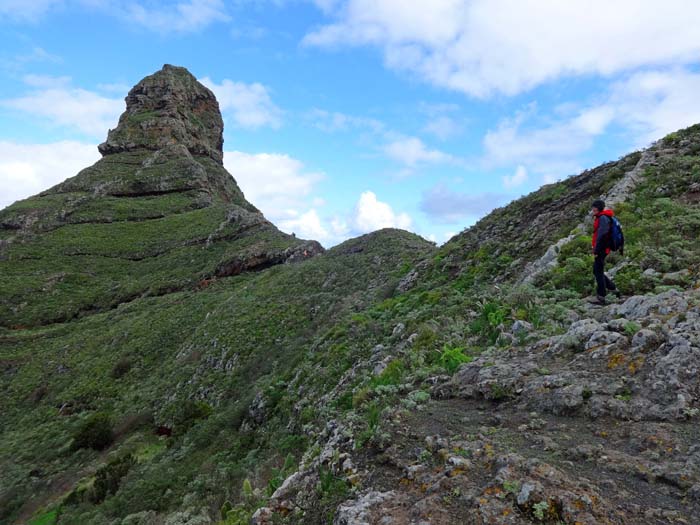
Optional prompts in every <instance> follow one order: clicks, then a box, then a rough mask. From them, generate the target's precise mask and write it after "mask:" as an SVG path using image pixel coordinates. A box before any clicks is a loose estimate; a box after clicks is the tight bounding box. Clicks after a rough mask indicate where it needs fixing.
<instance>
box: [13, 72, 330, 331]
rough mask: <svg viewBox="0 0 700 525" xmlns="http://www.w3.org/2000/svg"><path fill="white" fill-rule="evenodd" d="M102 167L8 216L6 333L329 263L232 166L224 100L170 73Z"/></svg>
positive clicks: (113, 141)
mask: <svg viewBox="0 0 700 525" xmlns="http://www.w3.org/2000/svg"><path fill="white" fill-rule="evenodd" d="M126 103H127V107H126V111H125V112H124V114H123V115H122V116H121V118H120V120H119V125H118V126H117V128H115V129H113V130H111V131H110V132H109V137H108V139H107V141H106V142H105V143H103V144H101V145H100V151H101V152H102V153H103V155H104V157H103V158H102V159H101V160H100V161H98V162H97V163H96V164H95V165H93V166H91V167H89V168H86V169H84V170H83V171H81V172H80V173H79V174H78V175H76V176H75V177H72V178H70V179H68V180H66V181H65V182H63V183H61V184H59V185H57V186H55V187H53V188H51V189H49V190H47V191H45V192H43V193H41V194H39V195H37V196H35V197H32V198H30V199H26V200H23V201H20V202H16V203H15V204H13V205H12V206H9V207H8V208H6V209H5V210H2V211H1V212H0V325H2V326H5V327H12V326H36V325H40V324H47V323H52V322H61V321H67V320H69V319H72V318H75V317H78V316H81V315H84V314H89V313H92V312H95V311H103V310H106V309H109V308H113V307H115V306H116V305H118V304H120V303H123V302H126V301H130V300H132V299H134V298H136V297H140V296H143V295H144V294H148V295H160V294H165V293H170V292H172V291H175V290H182V289H184V288H192V287H193V286H196V285H197V283H199V282H200V281H202V280H205V279H210V278H212V277H216V276H223V275H233V274H236V273H240V272H242V271H250V270H255V269H260V268H265V267H267V266H270V265H272V264H277V263H281V262H284V261H285V260H288V259H295V258H296V259H299V258H303V257H305V256H304V253H305V254H306V256H307V257H308V256H312V255H315V254H316V253H319V252H321V251H322V248H321V247H320V245H318V243H309V242H304V241H301V240H299V239H295V238H294V237H292V236H290V235H287V234H285V233H282V232H280V231H279V230H278V229H277V228H276V227H275V226H274V225H272V224H271V223H270V222H268V221H267V220H266V219H265V218H264V217H263V216H262V214H261V213H260V212H259V211H258V210H257V209H256V208H255V207H254V206H252V205H251V204H250V203H248V202H247V201H246V200H245V198H244V196H243V194H242V193H241V190H240V189H239V188H238V186H237V184H236V182H235V181H234V180H233V178H232V177H231V175H230V174H228V173H227V172H226V170H225V169H224V167H223V165H222V158H223V152H222V145H223V138H222V133H223V121H222V120H221V115H220V114H219V106H218V103H217V102H216V99H215V98H214V95H213V93H212V92H211V91H209V90H208V89H207V88H206V87H204V86H202V85H201V84H200V83H199V82H197V81H196V79H195V78H194V77H193V76H192V75H191V74H190V73H189V72H188V71H187V70H185V69H183V68H177V67H172V66H165V67H164V68H163V69H162V70H161V71H159V72H157V73H156V74H154V75H151V76H149V77H146V78H145V79H143V80H142V81H141V82H139V84H137V85H136V86H135V87H134V88H133V89H132V90H131V91H130V92H129V95H128V96H127V98H126Z"/></svg>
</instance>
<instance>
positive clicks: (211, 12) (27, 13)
mask: <svg viewBox="0 0 700 525" xmlns="http://www.w3.org/2000/svg"><path fill="white" fill-rule="evenodd" d="M69 6H75V7H76V8H81V9H84V8H88V9H95V10H100V11H102V12H104V13H106V14H108V15H111V16H114V17H117V18H121V19H122V20H124V21H125V22H128V23H129V24H130V25H133V24H136V25H139V26H141V27H143V28H145V29H148V30H151V31H154V32H157V33H163V34H165V33H192V32H196V31H201V30H203V29H205V28H206V27H208V26H210V25H211V24H213V23H216V22H227V21H229V20H230V19H231V17H230V16H229V15H228V14H227V12H226V6H225V4H224V2H223V0H184V1H181V2H166V1H160V2H158V1H150V0H143V1H137V0H0V20H2V19H8V20H10V21H12V22H19V23H35V22H38V21H39V20H40V19H41V18H43V17H44V16H46V15H47V14H48V13H49V12H50V11H55V10H60V9H64V8H66V7H69Z"/></svg>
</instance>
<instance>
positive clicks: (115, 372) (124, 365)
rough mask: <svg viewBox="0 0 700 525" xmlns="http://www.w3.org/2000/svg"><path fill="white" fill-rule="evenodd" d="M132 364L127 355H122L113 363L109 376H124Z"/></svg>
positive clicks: (116, 377) (114, 377)
mask: <svg viewBox="0 0 700 525" xmlns="http://www.w3.org/2000/svg"><path fill="white" fill-rule="evenodd" d="M132 366H133V364H132V362H131V360H130V359H129V358H127V357H122V358H121V359H120V360H119V361H117V362H116V363H115V364H114V367H113V368H112V372H111V374H110V375H111V376H112V378H113V379H120V378H122V377H124V376H125V375H126V374H127V373H128V372H129V370H131V367H132Z"/></svg>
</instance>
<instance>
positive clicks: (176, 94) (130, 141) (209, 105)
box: [98, 64, 224, 164]
mask: <svg viewBox="0 0 700 525" xmlns="http://www.w3.org/2000/svg"><path fill="white" fill-rule="evenodd" d="M125 100H126V111H125V112H124V113H123V114H122V116H121V117H120V119H119V125H118V126H117V128H116V129H113V130H110V131H109V134H108V135H107V140H106V141H105V142H103V143H102V144H100V145H99V147H98V149H99V150H100V153H102V154H103V155H110V154H114V153H121V152H125V151H134V150H138V149H147V150H159V149H161V148H164V147H166V146H170V145H174V144H179V145H182V146H184V147H185V148H186V149H187V150H188V151H189V152H190V153H192V154H193V155H205V156H208V157H211V158H212V159H214V160H215V161H217V162H218V163H219V164H221V163H222V162H223V151H222V147H223V144H224V138H223V132H224V122H223V120H222V118H221V113H220V112H219V104H218V103H217V101H216V97H214V93H212V92H211V91H210V90H209V89H207V88H206V87H205V86H203V85H202V84H200V83H199V82H197V80H196V79H195V78H194V76H192V74H191V73H190V72H189V71H187V69H185V68H184V67H176V66H171V65H169V64H166V65H165V66H163V69H161V70H160V71H158V72H157V73H155V74H153V75H150V76H147V77H146V78H144V79H143V80H142V81H141V82H139V83H138V84H136V85H135V86H134V87H133V88H132V89H131V91H129V94H128V95H127V97H126V99H125Z"/></svg>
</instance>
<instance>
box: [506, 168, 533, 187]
mask: <svg viewBox="0 0 700 525" xmlns="http://www.w3.org/2000/svg"><path fill="white" fill-rule="evenodd" d="M526 182H527V170H526V169H525V166H518V168H517V169H516V170H515V173H513V175H506V176H505V177H503V186H504V187H506V188H508V189H510V188H517V187H518V186H522V185H523V184H525V183H526Z"/></svg>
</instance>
